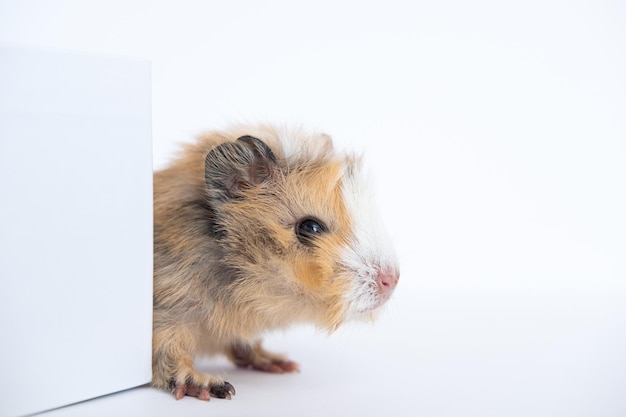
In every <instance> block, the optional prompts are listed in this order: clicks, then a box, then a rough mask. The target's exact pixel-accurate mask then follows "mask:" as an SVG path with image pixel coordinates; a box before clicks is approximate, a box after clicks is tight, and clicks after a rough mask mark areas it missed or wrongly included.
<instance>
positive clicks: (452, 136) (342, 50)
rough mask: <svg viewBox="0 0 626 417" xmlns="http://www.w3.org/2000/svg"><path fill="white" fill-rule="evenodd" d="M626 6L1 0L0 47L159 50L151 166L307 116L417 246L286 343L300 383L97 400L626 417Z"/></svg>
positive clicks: (109, 405)
mask: <svg viewBox="0 0 626 417" xmlns="http://www.w3.org/2000/svg"><path fill="white" fill-rule="evenodd" d="M625 13H626V11H625V6H624V3H623V2H620V1H577V2H571V1H558V0H547V1H525V2H498V1H475V2H463V1H454V0H452V1H450V0H448V1H445V0H444V1H437V2H433V1H412V2H409V1H401V0H390V1H386V2H356V1H330V0H320V1H317V2H315V3H311V2H307V3H305V2H284V1H250V0H236V1H229V2H205V1H192V0H187V1H180V2H176V3H172V2H152V1H109V2H106V3H100V4H99V5H98V6H94V5H93V3H92V2H73V1H57V2H46V1H41V2H21V1H5V2H3V3H2V5H0V40H5V41H9V42H17V43H26V44H35V45H47V46H59V47H63V48H69V49H77V50H86V51H94V52H107V53H114V54H122V55H129V56H138V57H143V58H147V59H150V60H151V61H152V62H153V110H154V113H153V114H154V118H153V132H154V140H155V143H154V146H155V155H154V156H155V159H154V160H155V164H156V166H157V167H158V166H162V165H163V164H164V163H165V161H166V160H167V158H169V157H170V156H171V154H172V152H173V150H174V149H175V147H176V142H177V141H182V140H189V139H190V138H191V137H192V136H193V135H194V134H195V133H196V132H197V131H199V130H201V129H205V128H214V127H219V126H222V125H224V124H227V123H228V122H230V121H239V120H244V121H246V120H249V121H256V120H273V121H278V122H282V121H297V122H303V123H305V124H306V125H307V126H311V127H314V128H320V129H324V130H326V131H327V132H328V133H330V134H332V135H333V136H334V137H335V138H336V139H338V140H340V141H342V142H344V143H345V144H354V145H355V146H356V147H357V148H361V149H364V150H366V152H367V155H368V157H369V160H370V162H371V163H372V165H373V166H374V167H375V172H376V176H377V177H378V182H379V188H380V193H379V195H380V198H381V201H382V206H383V209H384V215H385V217H386V218H387V219H388V224H389V226H390V229H391V231H392V234H393V235H394V237H395V242H396V246H397V248H398V252H399V254H400V257H401V267H402V277H401V280H400V285H399V287H398V290H397V293H396V295H395V296H394V298H393V299H392V300H391V302H390V304H389V310H388V312H387V314H385V315H383V317H382V321H380V322H378V323H377V324H375V325H374V326H364V327H362V326H355V327H352V326H351V327H350V328H348V329H344V330H342V331H341V333H340V334H337V335H333V336H331V337H330V338H326V337H325V336H320V337H316V336H315V335H312V334H311V333H307V332H306V331H304V332H300V331H294V332H288V333H287V334H286V335H285V336H284V339H283V338H281V339H280V341H278V342H277V343H276V348H277V349H278V350H285V351H288V352H289V353H290V354H291V355H292V357H293V358H294V359H297V360H300V361H301V362H302V367H303V372H302V373H301V374H299V375H295V376H287V377H275V376H265V375H258V374H250V373H246V372H242V371H233V370H232V369H231V368H229V367H226V368H225V372H226V373H227V375H228V378H229V380H230V381H231V382H232V383H233V384H234V385H235V387H236V388H237V389H238V392H237V395H236V396H235V398H234V399H233V401H230V402H226V401H222V402H219V401H216V400H214V401H212V402H211V403H210V404H204V403H199V402H194V401H193V400H192V399H185V400H183V401H180V402H176V401H174V400H173V399H171V398H170V397H169V396H168V395H166V394H161V393H157V392H153V391H152V390H150V389H141V390H139V391H136V392H129V393H125V394H122V395H119V396H112V397H107V398H105V399H101V400H96V401H94V402H89V403H86V404H83V405H81V407H89V413H90V414H91V413H93V414H94V415H97V414H98V413H100V415H113V414H120V415H122V414H125V413H128V414H133V415H146V416H149V415H178V414H180V415H183V414H185V415H206V414H207V413H209V414H210V413H214V414H216V415H228V414H232V415H274V416H281V415H282V416H291V415H298V416H314V415H383V414H384V415H393V414H395V415H412V416H413V415H416V416H417V415H424V416H435V417H439V416H529V415H532V416H542V417H543V416H546V417H548V416H550V417H552V416H567V417H572V416H590V415H593V416H603V417H604V416H611V417H612V416H615V417H621V416H624V415H626V400H624V392H626V357H625V356H624V353H623V352H625V351H626V332H624V329H625V328H626V302H625V301H626V261H625V260H624V258H625V256H624V254H625V253H626V216H624V214H623V213H626V195H625V194H626V192H625V190H626V180H625V178H626V149H625V147H626V121H625V120H626V118H625V117H624V115H625V114H626V77H624V74H626V53H625V51H626V32H625V31H626V29H625V28H626V15H625ZM344 332H345V336H344ZM345 343H348V345H347V346H346V345H345ZM218 368H219V367H218ZM270 381H271V382H270ZM85 409H86V408H68V409H64V410H63V411H61V412H58V414H57V415H63V414H65V413H67V414H68V415H69V414H71V413H75V414H74V415H78V414H80V413H79V411H73V410H85ZM85 414H87V413H85ZM83 415H84V414H83Z"/></svg>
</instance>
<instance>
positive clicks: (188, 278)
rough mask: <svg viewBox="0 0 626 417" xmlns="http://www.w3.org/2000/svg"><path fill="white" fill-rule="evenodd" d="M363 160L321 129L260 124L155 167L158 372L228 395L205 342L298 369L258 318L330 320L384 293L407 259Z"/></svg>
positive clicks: (367, 310)
mask: <svg viewBox="0 0 626 417" xmlns="http://www.w3.org/2000/svg"><path fill="white" fill-rule="evenodd" d="M361 171H362V169H361V162H360V161H359V159H358V158H354V157H352V156H350V155H345V154H341V153H337V152H335V151H334V150H333V147H332V143H331V140H330V138H329V137H328V136H326V135H322V134H305V133H304V132H303V131H302V130H298V129H292V130H289V129H281V128H275V127H271V126H255V127H240V128H235V129H233V130H232V131H229V132H213V133H210V134H207V135H205V136H202V137H201V138H200V139H199V141H198V142H197V143H195V144H193V145H189V146H187V147H186V148H185V149H184V150H183V152H182V154H181V155H180V157H179V158H178V159H176V160H175V161H174V162H173V163H172V164H171V165H170V166H169V167H168V168H166V169H164V170H162V171H159V172H156V173H155V175H154V334H153V384H154V385H155V386H157V387H160V388H164V389H168V390H170V391H172V392H173V393H174V394H175V396H176V398H182V397H183V396H184V395H191V396H196V397H198V398H200V399H204V400H208V399H209V397H210V396H214V397H219V398H230V396H231V395H232V394H234V388H233V387H232V385H230V384H229V383H228V382H225V381H224V380H222V379H221V378H218V377H215V376H211V375H206V374H202V373H200V372H197V371H196V370H195V369H194V366H193V360H194V357H195V356H196V355H197V354H225V355H226V356H227V357H228V358H230V359H231V360H232V361H233V362H234V363H235V364H237V365H238V366H245V367H252V368H255V369H259V370H264V371H268V372H291V371H295V370H297V364H296V363H295V362H291V361H289V360H286V359H285V358H283V357H281V356H278V355H274V354H271V353H269V352H267V351H265V350H263V349H262V347H261V345H260V341H259V337H260V335H261V334H262V333H263V332H264V331H267V330H272V329H277V328H285V327H287V326H289V325H291V324H294V323H313V324H315V325H316V326H318V327H320V328H324V329H328V330H330V331H332V330H334V329H335V328H337V327H338V326H339V325H340V324H341V323H342V322H344V321H345V320H348V319H351V318H356V317H359V316H371V315H372V314H373V312H375V310H376V309H377V308H378V307H380V306H381V305H382V304H383V303H384V302H385V301H386V300H387V299H388V298H389V296H390V295H391V293H392V291H393V289H394V288H395V286H396V283H397V281H398V276H399V271H398V267H397V262H396V260H395V256H394V253H393V250H392V249H391V247H390V245H389V243H388V239H387V237H386V234H385V231H384V229H383V228H382V227H381V225H380V221H379V218H378V216H377V214H376V211H375V209H374V206H373V201H372V200H373V199H372V193H371V190H370V187H369V185H368V182H367V180H366V178H365V177H364V175H363V173H362V172H361Z"/></svg>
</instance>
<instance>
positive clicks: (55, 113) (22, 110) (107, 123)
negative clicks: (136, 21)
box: [0, 47, 152, 416]
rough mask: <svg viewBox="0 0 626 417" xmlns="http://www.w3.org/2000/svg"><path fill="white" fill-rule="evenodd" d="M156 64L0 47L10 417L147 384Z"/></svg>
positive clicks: (0, 227)
mask: <svg viewBox="0 0 626 417" xmlns="http://www.w3.org/2000/svg"><path fill="white" fill-rule="evenodd" d="M150 82H151V81H150V64H149V63H148V62H143V61H133V60H128V59H120V58H109V57H100V56H84V55H74V54H67V53H57V52H49V51H38V50H29V49H24V48H12V47H2V48H0V282H1V286H0V288H1V289H0V326H1V329H2V343H1V344H0V375H1V377H0V392H2V401H0V415H3V416H16V415H25V414H29V413H34V412H39V411H43V410H47V409H51V408H55V407H60V406H63V405H66V404H70V403H74V402H78V401H82V400H86V399H89V398H93V397H97V396H101V395H105V394H109V393H112V392H116V391H119V390H123V389H126V388H130V387H133V386H137V385H141V384H144V383H146V382H148V381H149V380H150V375H151V370H150V345H151V318H152V151H151V105H150V99H151V98H150V88H151V86H150Z"/></svg>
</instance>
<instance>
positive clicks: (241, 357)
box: [226, 342, 300, 374]
mask: <svg viewBox="0 0 626 417" xmlns="http://www.w3.org/2000/svg"><path fill="white" fill-rule="evenodd" d="M226 355H227V356H228V357H229V358H230V359H231V360H232V361H233V363H234V364H235V365H237V366H239V367H242V368H252V369H256V370H258V371H263V372H271V373H277V374H282V373H285V372H297V371H299V370H300V367H299V366H298V364H297V363H296V362H294V361H290V360H288V359H286V358H285V357H284V356H282V355H277V354H274V353H271V352H268V351H266V350H265V349H263V348H262V347H261V342H256V343H254V344H249V343H247V342H239V343H235V344H233V345H232V346H231V347H230V348H229V349H228V350H227V352H226Z"/></svg>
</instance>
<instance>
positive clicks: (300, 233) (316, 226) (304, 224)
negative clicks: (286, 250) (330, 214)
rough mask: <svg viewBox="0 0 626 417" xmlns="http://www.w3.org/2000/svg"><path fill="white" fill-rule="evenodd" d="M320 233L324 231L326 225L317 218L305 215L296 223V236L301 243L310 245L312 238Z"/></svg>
mask: <svg viewBox="0 0 626 417" xmlns="http://www.w3.org/2000/svg"><path fill="white" fill-rule="evenodd" d="M322 233H326V226H324V223H322V222H321V221H319V220H317V219H312V218H310V217H307V218H304V219H302V220H300V221H299V222H298V223H297V224H296V236H297V237H298V240H299V241H300V243H302V244H303V245H308V246H310V245H311V244H312V243H313V239H315V237H316V236H319V235H321V234H322Z"/></svg>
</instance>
